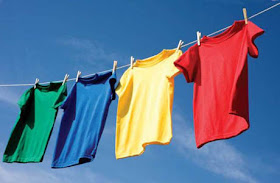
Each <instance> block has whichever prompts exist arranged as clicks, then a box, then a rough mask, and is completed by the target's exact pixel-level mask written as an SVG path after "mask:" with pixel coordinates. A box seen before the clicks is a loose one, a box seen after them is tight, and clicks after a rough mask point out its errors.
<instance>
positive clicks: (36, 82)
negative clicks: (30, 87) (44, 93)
mask: <svg viewBox="0 0 280 183" xmlns="http://www.w3.org/2000/svg"><path fill="white" fill-rule="evenodd" d="M38 83H39V79H38V78H36V80H35V83H34V89H36V85H37V84H38Z"/></svg>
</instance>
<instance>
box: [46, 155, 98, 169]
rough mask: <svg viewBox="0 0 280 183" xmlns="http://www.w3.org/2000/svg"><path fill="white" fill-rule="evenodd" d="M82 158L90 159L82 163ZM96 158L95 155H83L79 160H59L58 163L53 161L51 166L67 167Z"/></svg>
mask: <svg viewBox="0 0 280 183" xmlns="http://www.w3.org/2000/svg"><path fill="white" fill-rule="evenodd" d="M82 158H86V159H87V160H88V161H85V162H82V163H81V162H80V160H81V159H82ZM94 159H95V155H90V156H81V157H79V158H78V159H77V160H74V161H70V162H58V163H57V162H54V163H52V166H51V168H67V167H71V166H76V165H81V164H85V163H89V162H92V161H93V160H94Z"/></svg>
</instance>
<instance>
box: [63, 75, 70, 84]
mask: <svg viewBox="0 0 280 183" xmlns="http://www.w3.org/2000/svg"><path fill="white" fill-rule="evenodd" d="M68 78H69V75H68V74H65V76H64V79H63V83H62V85H64V84H65V82H66V81H67V80H68Z"/></svg>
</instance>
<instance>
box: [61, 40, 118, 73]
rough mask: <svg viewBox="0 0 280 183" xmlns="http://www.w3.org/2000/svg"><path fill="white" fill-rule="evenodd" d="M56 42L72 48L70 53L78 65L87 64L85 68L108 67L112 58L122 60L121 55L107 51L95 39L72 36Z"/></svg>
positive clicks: (110, 65)
mask: <svg viewBox="0 0 280 183" xmlns="http://www.w3.org/2000/svg"><path fill="white" fill-rule="evenodd" d="M58 43H59V44H62V45H65V46H68V47H70V48H72V49H73V51H71V55H72V56H73V57H74V59H75V61H76V62H77V63H78V65H79V66H80V67H81V65H87V66H86V68H88V66H90V67H94V69H110V68H111V67H112V64H113V61H114V60H118V61H120V60H123V57H122V56H120V55H119V54H117V53H112V52H108V51H107V50H106V49H105V48H104V47H103V45H101V44H100V43H98V42H96V41H90V40H86V39H80V38H74V37H72V38H68V39H61V40H59V41H58ZM82 63H85V64H82Z"/></svg>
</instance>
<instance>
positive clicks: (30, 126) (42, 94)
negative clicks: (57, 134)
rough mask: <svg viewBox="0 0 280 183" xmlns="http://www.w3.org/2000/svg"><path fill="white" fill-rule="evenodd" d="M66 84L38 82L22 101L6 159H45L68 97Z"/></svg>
mask: <svg viewBox="0 0 280 183" xmlns="http://www.w3.org/2000/svg"><path fill="white" fill-rule="evenodd" d="M66 96H67V87H66V84H64V85H62V83H61V82H59V83H52V82H51V83H50V84H49V85H40V84H37V85H36V89H34V87H32V88H30V89H29V90H27V91H25V93H24V94H23V95H22V96H21V98H20V100H19V101H18V105H19V107H20V114H19V116H18V119H17V121H16V124H15V126H14V128H13V130H12V133H11V136H10V139H9V142H8V145H7V147H6V150H5V153H4V156H3V162H9V163H11V162H20V163H27V162H42V160H43V156H44V153H45V150H46V147H47V144H48V141H49V138H50V134H51V132H52V129H53V125H54V121H55V118H56V114H57V111H58V107H59V106H60V105H61V103H62V102H63V100H64V99H65V97H66Z"/></svg>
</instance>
